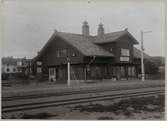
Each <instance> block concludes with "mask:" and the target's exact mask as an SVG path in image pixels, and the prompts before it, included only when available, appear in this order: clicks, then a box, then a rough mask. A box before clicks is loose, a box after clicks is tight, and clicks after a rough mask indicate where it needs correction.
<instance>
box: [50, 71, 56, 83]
mask: <svg viewBox="0 0 167 121" xmlns="http://www.w3.org/2000/svg"><path fill="white" fill-rule="evenodd" d="M49 81H53V82H55V81H56V68H49Z"/></svg>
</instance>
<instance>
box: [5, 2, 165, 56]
mask: <svg viewBox="0 0 167 121" xmlns="http://www.w3.org/2000/svg"><path fill="white" fill-rule="evenodd" d="M2 10H3V17H2V22H3V24H2V25H3V26H2V27H3V33H2V35H3V36H2V37H3V41H2V55H3V56H13V57H27V58H33V57H34V56H36V55H37V52H38V51H40V49H41V48H42V47H43V46H44V44H45V43H46V42H47V41H48V39H49V38H50V36H51V35H52V34H53V33H54V30H57V31H63V32H70V33H79V34H81V26H82V23H83V21H84V20H87V21H88V24H89V27H90V34H91V35H96V34H97V27H98V24H99V23H100V22H101V23H103V25H104V29H105V33H109V32H114V31H120V30H124V29H125V28H128V31H129V32H130V33H131V34H132V35H133V36H134V37H135V38H136V39H137V40H138V41H139V43H140V40H141V39H140V38H141V31H151V32H150V33H145V34H144V47H145V52H146V53H147V54H149V55H151V56H164V55H165V31H164V30H165V25H164V24H165V5H164V1H163V0H130V1H129V0H3V4H2ZM136 47H137V48H140V45H137V46H136Z"/></svg>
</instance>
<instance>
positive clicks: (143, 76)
mask: <svg viewBox="0 0 167 121" xmlns="http://www.w3.org/2000/svg"><path fill="white" fill-rule="evenodd" d="M149 32H151V31H145V32H143V31H141V76H142V81H145V72H144V57H143V53H144V44H143V34H144V33H149Z"/></svg>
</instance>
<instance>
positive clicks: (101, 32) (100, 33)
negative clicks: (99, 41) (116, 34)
mask: <svg viewBox="0 0 167 121" xmlns="http://www.w3.org/2000/svg"><path fill="white" fill-rule="evenodd" d="M97 35H98V36H101V35H104V28H103V24H102V23H100V24H99V27H98V31H97Z"/></svg>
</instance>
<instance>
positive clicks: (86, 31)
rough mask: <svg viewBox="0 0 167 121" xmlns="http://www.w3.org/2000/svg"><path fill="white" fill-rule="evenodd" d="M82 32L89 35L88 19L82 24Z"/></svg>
mask: <svg viewBox="0 0 167 121" xmlns="http://www.w3.org/2000/svg"><path fill="white" fill-rule="evenodd" d="M82 34H83V35H85V36H89V25H88V22H87V21H84V22H83V25H82Z"/></svg>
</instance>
